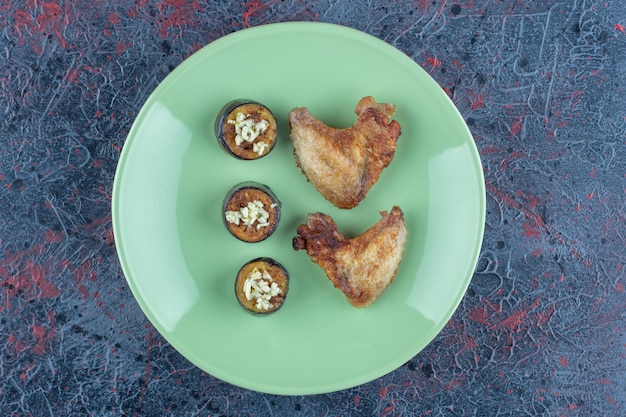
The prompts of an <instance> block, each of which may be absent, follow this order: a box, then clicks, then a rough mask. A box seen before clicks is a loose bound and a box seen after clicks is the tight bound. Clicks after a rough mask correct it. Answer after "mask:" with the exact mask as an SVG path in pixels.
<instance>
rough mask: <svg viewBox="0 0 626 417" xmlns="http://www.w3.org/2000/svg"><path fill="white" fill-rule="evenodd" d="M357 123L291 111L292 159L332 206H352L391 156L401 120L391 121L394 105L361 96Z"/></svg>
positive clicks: (357, 111) (305, 110)
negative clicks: (344, 124)
mask: <svg viewBox="0 0 626 417" xmlns="http://www.w3.org/2000/svg"><path fill="white" fill-rule="evenodd" d="M355 113H356V115H357V121H356V123H355V124H354V125H353V126H352V127H349V128H346V129H335V128H332V127H328V126H327V125H325V124H324V123H322V122H321V121H319V120H317V119H316V118H314V117H313V116H312V115H311V113H309V111H308V110H307V109H306V108H304V107H300V108H296V109H293V110H291V111H290V112H289V124H290V126H291V133H290V135H289V137H290V138H291V142H292V143H293V152H294V156H295V159H296V164H297V165H298V166H299V167H300V169H301V170H302V173H303V174H304V175H305V176H306V177H307V179H308V180H309V182H311V183H312V184H313V185H314V186H315V188H317V190H318V191H319V192H320V193H321V194H322V195H323V196H324V198H326V199H327V200H328V201H330V202H331V203H332V204H333V205H335V206H336V207H339V208H342V209H350V208H353V207H356V206H357V205H358V204H359V203H360V202H361V201H362V200H363V199H364V198H365V195H366V194H367V192H368V191H369V190H370V188H371V187H372V186H373V185H374V184H375V183H376V181H378V178H379V176H380V174H381V172H382V170H383V169H384V168H386V167H387V166H388V165H389V163H390V162H391V160H392V159H393V157H394V155H395V152H396V141H397V139H398V137H399V136H400V133H401V129H400V124H399V123H398V122H397V121H395V120H394V121H390V118H391V117H392V116H393V115H394V113H395V106H394V105H393V104H386V103H376V101H375V100H374V98H373V97H364V98H362V99H361V100H360V101H359V103H358V104H357V106H356V109H355Z"/></svg>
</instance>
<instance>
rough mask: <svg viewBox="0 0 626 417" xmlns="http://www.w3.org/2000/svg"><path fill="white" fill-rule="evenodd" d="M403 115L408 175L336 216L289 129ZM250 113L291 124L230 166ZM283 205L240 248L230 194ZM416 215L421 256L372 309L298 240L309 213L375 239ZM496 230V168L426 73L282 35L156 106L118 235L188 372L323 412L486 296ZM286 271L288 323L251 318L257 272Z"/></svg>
mask: <svg viewBox="0 0 626 417" xmlns="http://www.w3.org/2000/svg"><path fill="white" fill-rule="evenodd" d="M366 95H372V96H374V98H375V99H376V100H377V101H379V102H390V103H394V104H395V105H396V106H397V112H396V116H395V119H396V120H398V121H399V123H400V124H401V126H402V135H401V136H400V138H399V141H398V148H397V152H396V157H395V159H394V160H393V161H392V162H391V164H390V166H389V167H388V168H387V169H385V170H384V171H383V173H382V175H381V177H380V180H379V181H378V183H376V184H375V185H374V187H373V188H372V189H371V190H370V192H369V194H368V195H367V198H366V199H365V200H364V201H363V202H362V203H361V204H360V205H359V206H358V207H356V208H354V209H352V210H340V209H337V208H335V207H333V206H332V205H331V204H330V203H328V202H327V201H326V200H325V199H324V198H323V197H322V196H321V195H320V194H319V193H318V192H317V191H316V190H315V189H314V187H313V186H312V185H311V184H310V183H308V182H307V181H306V178H305V177H304V176H303V175H302V174H301V172H300V170H299V169H298V168H297V167H296V165H295V162H294V158H293V155H292V146H291V143H290V141H289V138H288V135H289V125H288V123H287V114H288V112H289V110H291V109H292V108H294V107H300V106H306V107H308V108H309V110H310V111H311V112H312V113H313V115H315V116H316V117H318V118H320V119H321V120H323V121H324V122H326V123H327V124H330V125H332V126H335V127H347V126H349V125H351V124H353V123H354V121H355V118H356V116H355V115H354V107H355V105H356V103H357V102H358V100H359V99H360V98H361V97H363V96H366ZM235 98H250V99H254V100H258V101H260V102H262V103H264V104H265V105H267V106H268V107H269V108H270V109H272V111H273V112H274V113H275V114H276V116H277V119H278V123H279V138H278V143H277V145H276V147H275V148H274V150H273V151H272V152H271V153H270V154H269V155H267V156H266V157H264V158H262V159H260V160H256V161H240V160H236V159H235V158H233V157H231V156H229V155H227V154H226V153H225V152H223V151H222V150H221V149H220V148H219V146H218V144H217V141H216V139H215V136H214V133H213V122H214V119H215V117H216V115H217V113H218V111H219V110H220V108H221V107H222V105H224V104H225V103H226V102H228V101H230V100H232V99H235ZM249 180H253V181H258V182H260V183H263V184H266V185H268V186H269V187H270V188H271V189H272V190H273V191H274V192H275V193H276V194H277V195H278V197H279V199H280V200H281V201H282V218H281V222H280V225H279V226H278V229H277V230H276V232H275V233H274V234H273V235H272V236H271V237H270V238H269V239H267V240H265V241H263V242H260V243H253V244H250V243H244V242H241V241H238V240H236V239H235V238H234V237H232V236H231V235H229V234H228V232H227V231H226V228H225V227H224V225H223V223H222V220H221V208H220V206H221V203H222V199H223V197H224V194H225V193H226V192H227V190H229V189H230V188H231V187H232V186H233V185H235V184H237V183H238V182H241V181H249ZM393 205H399V206H400V207H401V208H402V209H403V211H404V213H405V218H406V223H407V227H408V229H409V241H408V242H407V245H406V251H405V255H404V259H403V261H402V264H401V266H400V269H399V272H398V275H397V277H396V280H395V282H394V283H393V284H392V285H391V286H390V287H389V288H388V289H387V291H386V292H385V293H383V295H382V296H381V298H379V299H378V300H377V301H376V302H375V303H374V304H373V305H372V306H370V307H369V308H366V309H356V308H354V307H352V306H351V305H350V304H348V302H347V301H346V300H345V299H344V297H343V295H342V294H341V293H340V292H339V291H338V290H336V289H335V288H334V287H333V285H332V283H331V282H330V281H329V280H328V279H327V278H326V276H325V275H324V273H323V271H322V270H321V268H319V267H318V266H317V265H315V264H313V263H312V262H311V261H310V259H309V258H308V256H307V254H306V253H305V252H304V251H300V252H295V251H294V250H293V249H292V248H291V240H292V237H293V236H294V235H295V233H296V228H297V227H298V225H300V224H301V223H303V222H304V220H305V217H306V214H307V213H308V212H314V211H321V212H324V213H327V214H329V215H331V216H332V217H333V218H334V219H335V220H336V222H337V224H338V225H339V228H340V230H341V231H342V232H343V233H345V234H349V235H357V234H360V233H361V232H363V231H365V230H366V229H368V228H369V227H370V226H371V225H373V224H374V223H376V222H377V221H378V220H379V219H380V215H379V212H380V211H383V210H390V209H391V207H392V206H393ZM484 216H485V193H484V180H483V174H482V168H481V164H480V159H479V156H478V153H477V150H476V147H475V145H474V142H473V140H472V137H471V134H470V132H469V130H468V129H467V127H466V125H465V123H464V121H463V119H462V117H461V116H460V114H459V113H458V111H457V109H456V108H455V107H454V105H453V103H452V102H451V101H450V100H449V98H448V97H447V96H446V95H445V94H444V92H443V91H442V90H441V88H440V87H439V86H438V85H437V84H436V82H435V81H434V80H433V79H431V78H430V77H429V76H428V74H427V73H426V72H425V71H424V70H422V69H421V68H420V67H419V66H418V65H417V64H415V62H413V61H412V60H411V59H410V58H409V57H407V56H406V55H404V54H403V53H401V52H400V51H398V50H396V49H394V48H393V47H391V46H390V45H388V44H386V43H385V42H383V41H381V40H378V39H376V38H374V37H372V36H369V35H367V34H364V33H362V32H359V31H356V30H353V29H349V28H345V27H342V26H335V25H330V24H323V23H280V24H272V25H267V26H261V27H256V28H252V29H246V30H242V31H239V32H236V33H233V34H230V35H228V36H225V37H223V38H221V39H219V40H217V41H215V42H212V43H211V44H210V45H208V46H206V47H205V48H203V49H202V50H200V51H198V52H197V53H195V54H194V55H193V56H191V57H190V58H189V59H187V60H186V61H185V62H183V63H182V64H181V65H180V66H179V67H178V68H177V69H176V70H174V71H173V72H172V73H171V74H170V75H169V76H168V77H167V78H166V79H165V80H164V81H163V82H162V83H161V84H160V85H159V86H158V87H157V88H156V90H155V91H154V92H153V93H152V95H151V96H150V98H149V99H148V101H147V102H146V104H145V105H144V107H143V108H142V110H141V112H140V114H139V116H138V117H137V120H136V121H135V123H134V125H133V127H132V129H131V131H130V134H129V136H128V139H127V141H126V144H125V145H124V149H123V151H122V155H121V158H120V161H119V165H118V168H117V172H116V175H115V181H114V184H113V227H114V233H115V240H116V245H117V250H118V254H119V258H120V261H121V265H122V268H123V270H124V274H125V276H126V279H127V280H128V284H129V286H130V288H131V290H132V292H133V295H134V296H135V298H136V299H137V301H138V303H139V305H140V306H141V308H142V309H143V311H144V313H145V314H146V316H147V317H148V318H149V320H150V321H151V322H152V323H153V324H154V326H155V327H156V328H157V329H158V330H159V332H161V334H162V335H163V336H164V337H165V339H167V340H168V342H170V343H171V345H172V346H173V347H174V348H176V349H177V350H178V351H179V352H180V353H181V354H182V355H184V356H185V357H186V358H187V359H188V360H190V361H191V362H192V363H194V364H195V365H197V366H198V367H199V368H201V369H202V370H204V371H206V372H208V373H210V374H211V375H213V376H215V377H217V378H220V379H222V380H224V381H227V382H229V383H232V384H235V385H238V386H241V387H244V388H249V389H252V390H256V391H261V392H266V393H273V394H287V395H296V394H316V393H324V392H330V391H336V390H340V389H345V388H349V387H353V386H356V385H359V384H362V383H365V382H368V381H371V380H373V379H375V378H378V377H380V376H382V375H384V374H386V373H388V372H390V371H392V370H394V369H395V368H397V367H398V366H400V365H402V364H403V363H405V362H406V361H408V360H409V359H411V358H412V357H413V356H414V355H416V354H417V353H418V352H419V351H420V350H422V349H423V348H424V347H425V346H426V345H427V344H428V343H429V342H430V341H431V340H432V339H433V338H434V337H435V336H436V335H437V333H438V332H439V331H440V330H441V329H442V327H443V326H444V325H445V324H446V322H447V321H448V319H449V318H450V317H451V316H452V314H453V312H454V311H455V309H456V307H457V306H458V304H459V302H460V300H461V298H462V297H463V294H464V293H465V291H466V289H467V286H468V284H469V282H470V280H471V277H472V273H473V270H474V267H475V263H476V260H477V257H478V253H479V251H480V246H481V241H482V234H483V227H484ZM259 256H269V257H273V258H275V259H276V260H277V261H279V262H280V263H282V264H283V265H284V266H285V268H286V269H287V270H288V271H289V273H290V276H291V281H290V289H289V294H288V297H287V300H286V301H285V304H284V306H283V308H282V309H281V310H279V311H278V312H276V313H274V314H272V315H269V316H264V317H259V316H253V315H251V314H249V313H247V312H245V311H244V310H243V309H242V308H241V307H240V306H239V305H238V303H237V301H236V299H235V294H234V290H233V286H234V280H235V275H236V273H237V271H238V270H239V268H240V266H241V265H242V264H243V263H245V262H247V261H248V260H250V259H253V258H256V257H259Z"/></svg>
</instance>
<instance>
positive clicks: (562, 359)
mask: <svg viewBox="0 0 626 417" xmlns="http://www.w3.org/2000/svg"><path fill="white" fill-rule="evenodd" d="M559 365H561V366H562V367H563V368H566V367H567V366H568V365H569V360H568V359H567V356H561V357H560V358H559Z"/></svg>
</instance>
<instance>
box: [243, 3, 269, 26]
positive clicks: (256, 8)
mask: <svg viewBox="0 0 626 417" xmlns="http://www.w3.org/2000/svg"><path fill="white" fill-rule="evenodd" d="M244 7H245V8H246V11H245V12H243V25H244V26H245V27H247V28H249V27H250V26H251V25H250V17H252V16H255V15H257V14H258V13H259V12H260V11H261V10H262V9H263V8H265V5H264V4H263V3H262V2H260V1H259V0H254V1H249V2H247V3H245V4H244Z"/></svg>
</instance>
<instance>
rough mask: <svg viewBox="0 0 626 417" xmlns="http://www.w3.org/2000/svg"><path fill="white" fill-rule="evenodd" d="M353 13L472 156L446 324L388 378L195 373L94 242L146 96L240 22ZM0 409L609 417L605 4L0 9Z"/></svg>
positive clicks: (341, 18) (622, 49)
mask: <svg viewBox="0 0 626 417" xmlns="http://www.w3.org/2000/svg"><path fill="white" fill-rule="evenodd" d="M296 20H298V21H300V20H307V21H309V20H313V21H322V22H330V23H339V24H343V25H345V26H349V27H353V28H356V29H359V30H362V31H364V32H367V33H369V34H371V35H374V36H376V37H378V38H380V39H383V40H385V41H387V42H388V43H390V44H391V45H394V46H395V47H397V48H398V49H400V50H401V51H403V52H405V53H406V54H407V55H409V56H410V57H411V58H413V59H414V60H415V61H416V62H417V63H418V64H420V65H422V66H423V67H424V69H426V70H427V71H428V72H429V73H430V74H431V75H432V76H433V77H434V78H435V80H437V82H438V83H439V84H440V85H441V87H442V88H443V89H444V90H445V91H446V92H447V93H448V94H449V95H450V97H451V98H452V100H453V101H454V103H455V104H456V105H457V106H458V108H459V110H460V112H461V113H462V115H463V117H464V118H465V120H466V121H467V124H468V126H469V128H470V130H471V131H472V133H473V135H474V138H475V141H476V145H477V147H478V149H479V151H480V155H481V159H482V162H483V165H484V172H485V179H486V189H487V204H488V206H487V209H488V213H487V220H486V229H485V238H484V243H483V247H482V252H481V256H480V260H479V262H478V265H477V268H476V273H475V275H474V277H473V280H472V283H471V285H470V288H469V290H468V292H467V295H466V296H465V298H464V299H463V301H462V303H461V305H460V307H459V309H458V310H457V311H456V313H455V314H454V316H453V317H452V319H451V320H450V321H449V323H448V324H447V326H446V327H445V328H444V330H443V331H442V332H441V333H440V334H439V336H438V337H437V338H435V340H433V342H432V343H431V344H430V345H429V346H428V347H427V348H426V349H425V350H424V351H422V352H421V353H419V354H418V355H416V356H415V357H414V358H413V359H411V360H410V361H409V362H408V363H406V365H404V366H402V367H400V368H399V369H397V370H396V371H394V372H392V373H390V374H388V375H386V376H384V377H381V378H379V379H377V380H374V381H372V382H370V383H367V384H364V385H362V386H358V387H355V388H352V389H348V390H344V391H341V392H336V393H331V394H325V395H315V396H298V397H282V396H276V395H264V394H259V393H255V392H251V391H248V390H245V389H241V388H237V387H235V386H232V385H230V384H228V383H225V382H222V381H219V380H217V379H215V378H213V377H212V376H210V375H208V374H206V373H204V372H202V371H200V370H199V369H197V368H195V367H194V366H193V365H191V364H190V363H189V362H188V361H187V360H185V359H184V358H183V357H182V356H181V355H180V354H179V353H177V352H176V351H175V350H174V349H173V348H172V347H171V346H170V345H168V344H167V343H166V342H165V341H164V339H163V338H162V337H161V336H160V335H159V334H158V333H157V332H156V331H155V330H154V328H153V327H152V326H151V325H150V323H149V322H148V321H147V319H146V318H145V316H144V315H143V313H142V312H141V310H140V309H139V306H138V305H137V303H136V302H135V300H134V298H133V297H132V294H131V293H130V290H129V288H128V286H127V284H126V281H125V279H124V277H123V275H122V271H121V268H120V265H119V262H118V259H117V255H116V252H115V242H114V237H113V234H112V228H111V214H110V204H111V189H112V181H113V176H114V172H115V167H116V164H117V161H118V159H119V156H120V150H121V148H122V147H123V145H124V141H125V138H126V135H127V133H128V130H129V128H130V126H131V124H132V122H133V120H134V118H135V116H136V115H137V113H138V112H139V110H140V108H141V106H142V104H143V103H144V101H145V100H146V99H147V97H148V95H149V94H150V93H151V92H152V90H153V89H154V88H155V87H156V86H157V85H158V83H159V82H160V81H161V80H162V79H163V78H164V77H165V76H167V74H168V73H169V72H170V71H171V70H172V69H173V68H175V67H176V66H177V65H178V64H180V63H181V61H183V60H184V59H185V58H187V57H188V56H189V55H191V54H192V53H193V52H195V51H197V50H198V49H199V48H201V47H202V46H204V45H206V44H208V43H210V42H211V41H213V40H215V39H217V38H219V37H221V36H224V35H226V34H228V33H231V32H234V31H237V30H241V29H243V28H246V27H250V26H256V25H261V24H267V23H273V22H280V21H296ZM0 29H1V32H0V247H1V252H0V348H1V351H0V415H5V416H38V417H39V416H74V415H76V416H87V415H91V416H104V415H116V416H117V415H129V416H166V415H172V416H221V415H225V416H244V415H245V416H292V415H295V416H352V415H362V416H371V415H377V416H400V415H402V416H429V417H435V416H494V417H495V416H557V417H560V416H591V415H593V416H623V415H626V292H625V286H626V276H625V271H624V269H625V265H626V227H625V224H626V203H625V193H626V157H625V154H626V98H625V96H626V91H625V83H626V3H624V2H622V1H600V0H562V1H530V0H485V1H471V0H468V1H445V0H444V1H441V0H438V1H423V0H416V1H389V0H386V1H381V2H356V1H345V2H343V1H342V2H339V1H314V2H304V1H224V2H202V1H190V0H163V1H151V0H135V1H127V0H121V1H116V2H110V1H101V0H96V1H84V0H68V1H65V2H63V1H55V0H51V1H50V2H46V1H37V0H3V1H0Z"/></svg>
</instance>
